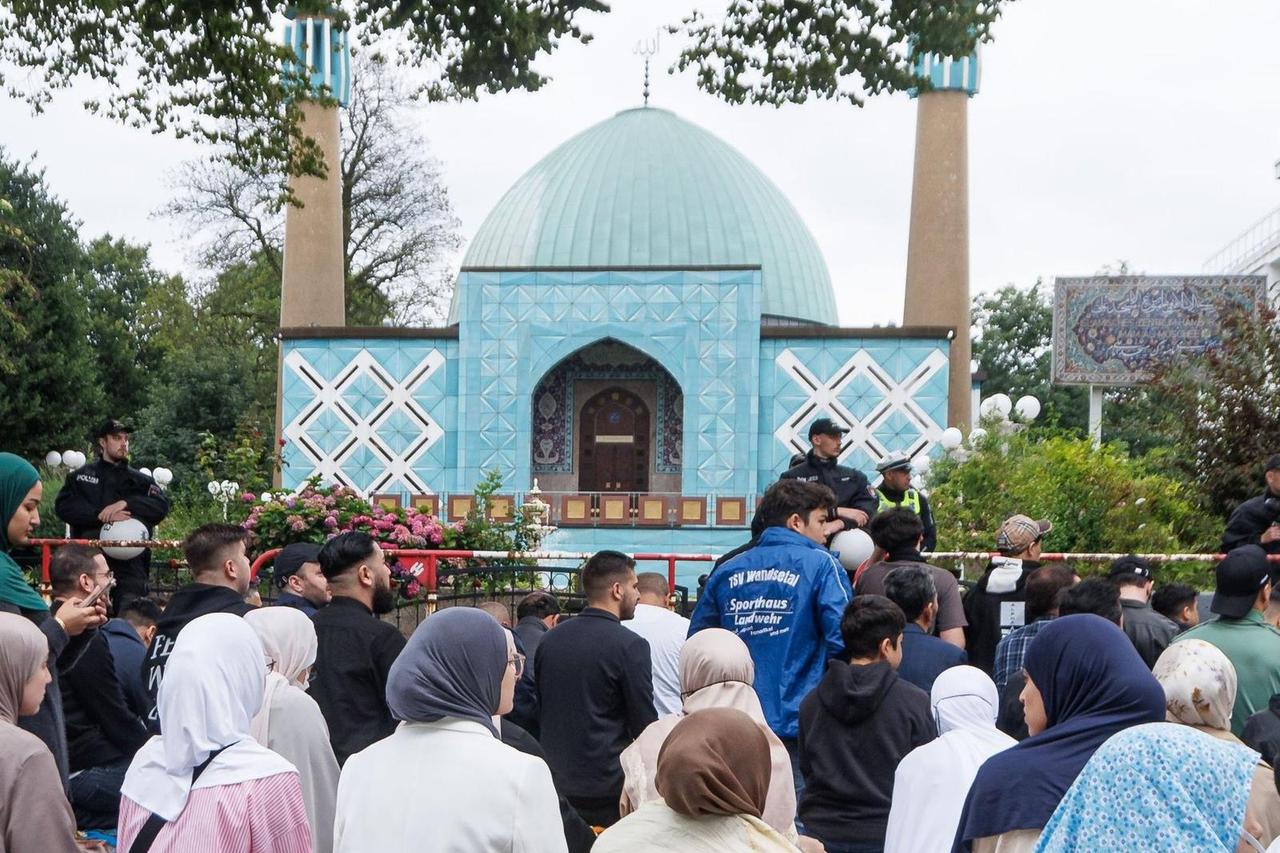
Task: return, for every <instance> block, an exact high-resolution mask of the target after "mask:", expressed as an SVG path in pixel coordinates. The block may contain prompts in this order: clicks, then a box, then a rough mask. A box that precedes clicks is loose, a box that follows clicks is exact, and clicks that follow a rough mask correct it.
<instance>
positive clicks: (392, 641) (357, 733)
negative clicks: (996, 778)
mask: <svg viewBox="0 0 1280 853" xmlns="http://www.w3.org/2000/svg"><path fill="white" fill-rule="evenodd" d="M320 570H321V571H323V572H324V576H325V578H326V579H327V580H328V581H329V590H330V592H332V593H333V600H332V601H330V602H329V605H328V606H327V607H324V608H322V609H321V610H320V611H319V612H318V613H316V615H315V616H314V617H312V621H313V622H314V623H315V626H316V639H317V641H318V643H319V646H318V648H317V650H316V663H315V666H314V667H312V670H311V672H312V681H311V687H310V691H309V692H310V694H311V698H313V699H315V700H316V704H318V705H319V706H320V712H321V713H322V714H324V719H325V722H326V723H328V724H329V738H330V741H331V742H332V743H333V752H334V755H336V756H337V758H338V763H339V764H344V763H346V760H347V757H348V756H350V755H353V754H355V753H357V752H359V751H360V750H362V749H364V748H365V747H366V746H368V745H369V744H371V743H373V742H374V741H378V740H381V739H382V738H384V737H387V736H388V735H390V734H391V733H392V732H394V731H395V728H396V721H395V720H394V719H393V718H392V716H391V711H390V710H389V709H388V708H387V698H386V696H387V673H388V672H389V671H390V669H391V664H392V663H393V662H394V661H395V659H396V656H397V655H399V654H400V650H401V649H403V648H404V645H405V640H404V637H403V636H402V635H401V634H400V631H399V630H398V629H397V628H396V627H395V626H394V625H392V624H390V623H389V622H383V621H382V620H381V619H379V618H378V617H379V616H381V615H382V614H384V613H390V612H391V611H392V610H394V609H395V604H396V599H395V593H394V592H393V591H392V589H391V570H390V569H388V568H387V561H386V558H385V557H384V555H383V553H382V549H381V548H380V547H378V543H377V542H375V541H373V537H371V536H369V534H367V533H360V532H359V531H355V530H353V531H350V532H347V533H341V534H339V535H337V536H335V537H333V538H332V539H330V540H329V541H328V542H326V543H325V545H324V547H323V548H321V549H320Z"/></svg>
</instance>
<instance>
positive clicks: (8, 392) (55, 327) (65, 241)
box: [0, 149, 103, 458]
mask: <svg viewBox="0 0 1280 853" xmlns="http://www.w3.org/2000/svg"><path fill="white" fill-rule="evenodd" d="M0 198H2V199H5V200H6V201H7V207H6V209H5V211H4V218H3V220H2V221H3V223H4V228H5V232H4V233H5V235H7V236H8V239H3V238H0V270H7V271H9V275H6V276H5V277H4V278H3V279H0V284H2V285H3V286H4V287H6V288H7V290H5V291H3V300H2V301H3V305H4V310H3V311H0V328H2V329H3V331H4V334H3V335H0V381H2V382H3V387H4V393H3V395H0V423H3V424H4V445H5V449H6V450H10V451H12V452H14V453H18V454H20V455H23V456H27V457H29V458H37V457H43V456H44V454H45V452H47V451H48V450H50V449H54V448H56V449H64V448H67V447H82V446H84V445H85V443H86V436H85V433H86V432H87V431H88V430H89V428H90V423H91V422H92V421H93V420H95V419H98V418H101V417H102V406H103V392H102V388H101V387H100V386H99V384H98V374H97V370H96V369H95V357H94V353H93V350H92V348H91V345H90V343H89V337H88V332H89V315H88V307H87V305H86V303H85V300H84V297H83V295H82V294H81V292H80V289H79V287H78V281H79V277H80V274H81V272H82V270H83V268H84V254H83V250H82V249H81V246H80V243H79V242H78V240H77V237H76V228H75V225H74V223H73V222H72V221H71V218H70V215H69V214H68V212H67V209H66V207H65V206H64V205H63V203H62V202H61V201H59V200H58V199H56V198H55V197H54V196H53V194H52V193H51V192H50V190H49V188H48V186H47V185H46V184H45V179H44V174H43V172H38V171H33V170H32V169H30V168H29V167H28V166H26V165H24V164H22V163H19V162H17V161H16V160H12V159H10V158H9V157H7V156H6V155H5V153H4V151H3V149H0ZM10 211H11V212H10ZM15 235H17V236H15ZM14 273H17V274H16V275H15V274H14Z"/></svg>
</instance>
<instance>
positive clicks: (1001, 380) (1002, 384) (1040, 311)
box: [973, 280, 1089, 435]
mask: <svg viewBox="0 0 1280 853" xmlns="http://www.w3.org/2000/svg"><path fill="white" fill-rule="evenodd" d="M973 327H974V330H975V333H976V338H975V340H974V342H973V357H974V358H975V359H976V360H977V362H978V369H979V370H980V371H982V372H983V373H985V374H986V378H985V379H984V380H983V382H982V393H983V395H984V396H989V395H991V394H997V393H1004V394H1008V395H1009V396H1010V397H1012V398H1013V399H1015V400H1016V399H1018V398H1019V397H1021V396H1023V395H1025V394H1032V395H1034V396H1035V397H1036V398H1037V399H1039V400H1040V403H1041V405H1042V407H1043V409H1042V411H1043V414H1042V415H1041V416H1040V422H1042V423H1048V424H1051V425H1056V426H1059V427H1062V428H1064V429H1069V430H1074V431H1076V432H1078V433H1079V434H1080V435H1084V432H1085V428H1086V426H1087V425H1088V421H1089V397H1088V391H1087V390H1086V389H1084V388H1080V387H1072V386H1064V385H1054V384H1053V383H1052V381H1051V379H1050V376H1051V370H1052V366H1053V365H1052V360H1053V351H1052V348H1053V308H1052V307H1051V306H1050V304H1049V299H1048V295H1047V294H1046V292H1045V290H1044V282H1043V281H1040V280H1037V281H1036V283H1035V285H1033V286H1032V287H1031V288H1029V289H1027V288H1019V287H1015V286H1014V285H1012V284H1008V285H1005V286H1004V287H1002V288H1000V289H999V290H996V291H994V292H991V293H980V294H978V295H977V296H975V297H974V298H973Z"/></svg>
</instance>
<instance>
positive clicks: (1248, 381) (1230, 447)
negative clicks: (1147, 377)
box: [1157, 312, 1280, 516]
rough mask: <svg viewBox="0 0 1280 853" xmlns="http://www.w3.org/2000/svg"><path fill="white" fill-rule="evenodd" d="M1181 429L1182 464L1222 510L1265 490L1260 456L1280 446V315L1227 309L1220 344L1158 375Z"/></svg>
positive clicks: (1263, 457) (1215, 511)
mask: <svg viewBox="0 0 1280 853" xmlns="http://www.w3.org/2000/svg"><path fill="white" fill-rule="evenodd" d="M1157 386H1158V388H1159V389H1160V391H1161V393H1163V394H1164V395H1166V396H1167V398H1168V399H1169V400H1170V402H1171V410H1172V411H1173V412H1174V413H1175V414H1176V417H1177V420H1178V421H1179V426H1180V427H1181V429H1182V440H1181V445H1180V449H1181V451H1182V452H1181V454H1180V455H1179V461H1180V462H1181V468H1182V469H1183V470H1184V471H1186V472H1187V474H1188V475H1189V478H1190V479H1191V480H1192V481H1193V482H1198V483H1200V484H1201V488H1202V489H1203V492H1204V499H1205V503H1206V504H1207V505H1208V508H1209V510H1210V511H1211V512H1212V513H1213V514H1214V515H1217V516H1225V515H1226V514H1227V513H1229V512H1230V511H1231V510H1232V509H1234V508H1235V507H1236V505H1237V504H1239V503H1240V502H1241V501H1243V500H1245V499H1246V498H1249V497H1252V496H1254V495H1256V494H1260V493H1261V490H1262V463H1263V462H1264V461H1265V460H1266V458H1267V457H1268V456H1270V455H1271V454H1273V453H1278V452H1280V321H1277V319H1276V316H1275V314H1273V313H1271V312H1266V313H1264V314H1263V315H1262V316H1260V317H1253V316H1250V315H1248V314H1244V313H1236V314H1232V315H1228V316H1227V318H1226V319H1225V321H1224V324H1223V345H1222V348H1221V349H1220V350H1218V351H1216V352H1212V353H1209V354H1207V355H1206V356H1204V357H1202V358H1201V359H1199V360H1197V361H1196V362H1195V363H1193V364H1190V365H1187V366H1185V367H1183V368H1181V369H1178V370H1173V371H1170V372H1168V373H1167V374H1166V375H1164V376H1161V377H1159V378H1158V379H1157Z"/></svg>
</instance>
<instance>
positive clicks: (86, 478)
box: [53, 418, 169, 612]
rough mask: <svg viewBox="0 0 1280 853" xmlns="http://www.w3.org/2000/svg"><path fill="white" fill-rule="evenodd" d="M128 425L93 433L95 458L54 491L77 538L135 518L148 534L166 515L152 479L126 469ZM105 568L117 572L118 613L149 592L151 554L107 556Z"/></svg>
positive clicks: (108, 425) (113, 423) (111, 423)
mask: <svg viewBox="0 0 1280 853" xmlns="http://www.w3.org/2000/svg"><path fill="white" fill-rule="evenodd" d="M132 431H133V430H132V427H128V426H126V425H125V424H123V423H121V422H120V421H118V420H116V419H115V418H109V419H108V420H106V421H104V422H103V423H102V425H101V426H99V427H98V429H97V430H95V432H94V439H95V440H96V441H97V443H98V459H97V460H96V461H94V462H90V463H89V464H88V465H85V466H84V467H83V468H80V469H79V470H77V471H73V472H71V474H70V475H68V477H67V481H66V483H64V484H63V486H62V490H61V491H59V492H58V499H57V501H56V502H55V503H54V505H53V509H54V512H55V513H57V515H58V518H60V519H62V520H63V521H65V522H66V523H67V524H69V525H70V526H71V535H72V537H73V538H76V539H97V538H98V534H99V533H100V532H101V531H102V525H104V524H106V523H108V522H113V521H124V520H126V519H130V518H132V519H137V520H138V521H141V522H142V523H143V524H145V525H146V526H147V530H148V531H152V530H154V528H155V526H156V525H157V524H159V523H160V522H161V521H163V520H164V517H165V516H166V515H168V514H169V499H168V498H167V497H165V494H164V491H162V490H161V488H160V487H159V486H158V485H157V484H156V481H155V480H153V479H151V477H149V476H148V475H146V474H144V473H142V472H141V471H139V470H138V469H136V468H130V467H129V433H130V432H132ZM107 565H108V566H109V567H110V568H111V571H112V572H113V573H114V574H115V578H116V588H115V591H114V592H113V593H112V598H113V599H115V603H116V608H117V610H116V611H113V612H118V609H119V608H123V607H124V606H125V605H126V604H128V603H129V602H130V601H132V600H133V599H135V598H142V597H145V596H146V594H147V589H148V578H147V574H148V567H149V566H150V565H151V552H150V551H143V552H142V553H141V554H139V555H138V556H136V557H130V558H129V559H127V560H119V559H116V558H115V557H110V556H108V557H107Z"/></svg>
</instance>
